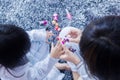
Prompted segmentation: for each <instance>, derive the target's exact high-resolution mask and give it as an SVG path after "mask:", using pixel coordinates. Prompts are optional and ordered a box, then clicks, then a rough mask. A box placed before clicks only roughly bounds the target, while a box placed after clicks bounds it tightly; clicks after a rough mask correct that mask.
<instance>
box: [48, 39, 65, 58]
mask: <svg viewBox="0 0 120 80" xmlns="http://www.w3.org/2000/svg"><path fill="white" fill-rule="evenodd" d="M63 53H64V49H63V47H62V44H61V43H60V42H59V41H58V42H57V44H56V45H55V46H54V45H53V43H52V47H51V54H50V56H51V57H53V58H59V57H60V56H61V55H62V54H63Z"/></svg>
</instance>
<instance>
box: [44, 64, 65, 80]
mask: <svg viewBox="0 0 120 80" xmlns="http://www.w3.org/2000/svg"><path fill="white" fill-rule="evenodd" d="M64 76H65V74H63V73H61V72H60V71H59V70H58V69H57V68H56V67H55V66H54V67H53V68H52V70H51V71H50V72H49V74H48V75H47V77H46V78H45V79H44V80H62V79H63V77H64Z"/></svg>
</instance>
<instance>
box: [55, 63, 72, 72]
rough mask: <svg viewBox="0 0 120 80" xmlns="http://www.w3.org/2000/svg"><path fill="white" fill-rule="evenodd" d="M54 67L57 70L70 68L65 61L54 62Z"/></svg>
mask: <svg viewBox="0 0 120 80" xmlns="http://www.w3.org/2000/svg"><path fill="white" fill-rule="evenodd" d="M55 67H56V68H57V69H59V70H64V69H65V70H71V69H70V66H69V65H68V64H67V63H56V64H55Z"/></svg>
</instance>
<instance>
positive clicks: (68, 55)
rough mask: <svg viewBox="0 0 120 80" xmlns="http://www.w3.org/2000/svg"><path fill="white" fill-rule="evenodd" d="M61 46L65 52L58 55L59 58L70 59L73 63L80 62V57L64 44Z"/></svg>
mask: <svg viewBox="0 0 120 80" xmlns="http://www.w3.org/2000/svg"><path fill="white" fill-rule="evenodd" d="M63 48H64V51H65V53H64V54H63V55H61V56H60V59H63V60H66V61H70V62H72V63H74V64H75V65H77V64H79V63H80V59H79V58H78V57H77V56H76V55H75V54H74V53H72V52H71V51H70V50H69V49H68V48H66V47H65V46H63Z"/></svg>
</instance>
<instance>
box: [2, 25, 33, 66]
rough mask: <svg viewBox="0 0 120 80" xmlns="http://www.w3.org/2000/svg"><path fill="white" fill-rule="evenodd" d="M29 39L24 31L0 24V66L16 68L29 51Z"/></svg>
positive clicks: (13, 26)
mask: <svg viewBox="0 0 120 80" xmlns="http://www.w3.org/2000/svg"><path fill="white" fill-rule="evenodd" d="M30 45H31V43H30V39H29V36H28V34H27V33H26V32H25V30H24V29H22V28H20V27H17V26H15V25H2V24H0V64H1V65H3V66H5V67H7V68H13V67H16V65H17V63H19V62H20V60H21V59H22V58H23V57H24V56H25V54H26V53H27V52H28V51H29V49H30Z"/></svg>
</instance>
